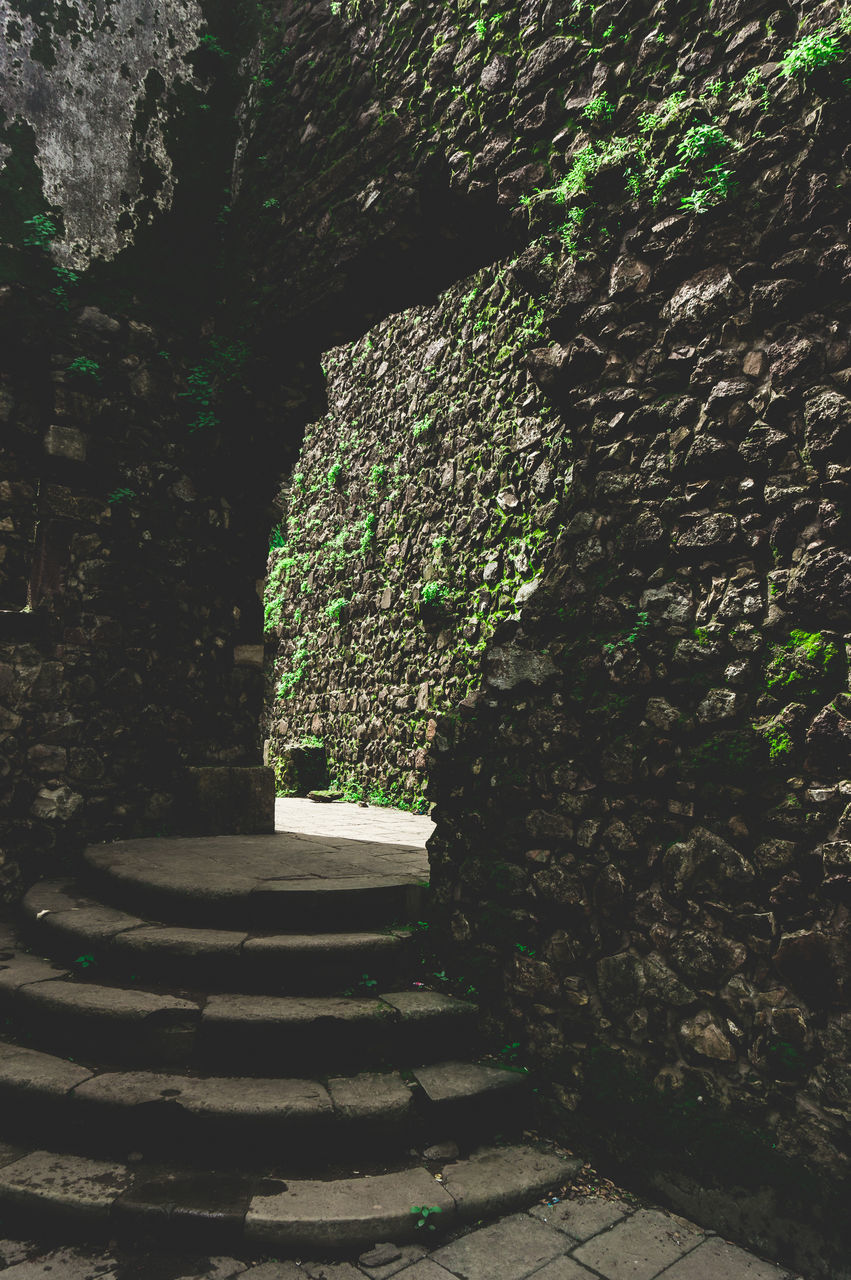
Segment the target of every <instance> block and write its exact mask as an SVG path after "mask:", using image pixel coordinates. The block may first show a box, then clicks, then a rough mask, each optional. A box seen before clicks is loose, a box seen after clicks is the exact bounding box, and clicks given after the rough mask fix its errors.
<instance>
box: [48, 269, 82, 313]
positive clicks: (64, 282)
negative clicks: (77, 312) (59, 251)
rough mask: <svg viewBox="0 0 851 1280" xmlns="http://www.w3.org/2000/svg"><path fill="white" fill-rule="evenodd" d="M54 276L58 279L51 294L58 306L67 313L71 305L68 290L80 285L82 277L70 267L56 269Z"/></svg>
mask: <svg viewBox="0 0 851 1280" xmlns="http://www.w3.org/2000/svg"><path fill="white" fill-rule="evenodd" d="M53 274H54V276H55V277H56V284H55V285H54V286H53V288H52V289H51V290H50V292H51V293H52V294H53V296H54V298H55V299H56V303H57V305H58V306H59V307H61V309H62V310H63V311H67V310H68V309H69V307H70V305H71V304H70V302H69V300H68V290H69V289H71V288H73V287H74V285H75V284H77V283H78V281H79V279H80V277H79V276H78V275H77V272H76V271H72V270H71V269H70V267H54V268H53Z"/></svg>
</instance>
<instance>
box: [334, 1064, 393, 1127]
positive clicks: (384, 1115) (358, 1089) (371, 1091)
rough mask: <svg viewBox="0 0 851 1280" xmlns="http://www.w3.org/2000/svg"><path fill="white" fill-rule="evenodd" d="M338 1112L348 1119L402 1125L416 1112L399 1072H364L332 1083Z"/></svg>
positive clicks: (335, 1108) (340, 1078) (335, 1106)
mask: <svg viewBox="0 0 851 1280" xmlns="http://www.w3.org/2000/svg"><path fill="white" fill-rule="evenodd" d="M328 1092H329V1094H330V1095H331V1101H332V1103H333V1104H334V1110H335V1112H336V1113H337V1114H338V1115H340V1116H342V1117H343V1119H344V1120H367V1119H377V1118H380V1119H381V1120H384V1121H387V1122H392V1123H399V1122H400V1121H404V1120H405V1118H406V1117H407V1116H408V1115H410V1113H411V1112H412V1110H413V1100H412V1098H411V1091H410V1089H409V1088H408V1086H407V1085H406V1084H405V1082H404V1080H403V1079H402V1077H401V1076H400V1075H397V1074H396V1072H388V1073H386V1074H382V1073H381V1072H378V1071H370V1072H362V1073H361V1074H360V1075H357V1076H342V1077H338V1078H336V1079H333V1080H329V1081H328Z"/></svg>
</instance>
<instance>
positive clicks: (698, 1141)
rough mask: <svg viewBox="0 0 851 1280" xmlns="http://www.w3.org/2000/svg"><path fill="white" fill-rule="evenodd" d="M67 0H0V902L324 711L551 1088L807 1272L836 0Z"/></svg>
mask: <svg viewBox="0 0 851 1280" xmlns="http://www.w3.org/2000/svg"><path fill="white" fill-rule="evenodd" d="M36 8H38V13H35V9H36ZM91 8H92V7H91V6H87V5H83V4H82V3H77V2H76V0H75V3H73V4H70V5H43V6H40V7H36V6H32V5H29V4H23V3H13V2H12V0H9V2H8V3H6V4H5V5H4V6H3V7H2V16H0V21H2V23H3V24H4V30H5V33H6V40H7V48H8V51H9V52H8V53H7V55H6V56H10V57H11V60H12V70H13V72H14V75H13V76H12V77H11V78H10V79H9V80H8V83H7V85H6V87H5V89H4V99H3V110H4V113H5V124H4V131H3V134H2V138H0V143H2V146H0V165H2V170H0V183H2V184H3V185H2V192H3V201H2V218H1V219H0V241H2V244H0V255H1V260H2V264H3V282H2V284H0V330H2V347H3V374H2V382H0V423H2V430H3V440H4V451H3V456H2V460H0V502H2V504H3V507H2V511H0V527H2V529H3V533H4V539H6V540H7V542H6V546H5V547H4V558H3V560H2V563H0V574H2V593H3V598H2V610H3V611H2V613H0V744H2V750H3V760H2V762H0V770H2V775H3V778H2V781H3V786H4V792H3V796H2V802H0V803H2V808H0V877H2V885H3V893H4V895H5V896H6V897H7V899H8V900H9V901H14V900H15V899H16V898H17V896H18V895H19V893H20V890H21V888H22V887H25V886H26V885H27V884H29V883H31V882H32V881H33V880H34V879H35V878H36V877H37V876H38V875H39V874H41V873H42V872H43V871H44V870H45V869H49V868H53V867H56V866H57V865H58V866H59V867H66V866H72V865H73V860H74V858H75V857H76V856H77V854H78V852H79V850H80V848H81V847H82V844H83V843H84V842H85V841H86V840H89V841H91V840H103V839H108V838H112V837H114V836H121V835H130V834H139V835H143V834H144V835H155V834H157V833H159V832H171V831H173V830H180V829H185V827H186V824H187V821H188V819H187V818H186V815H185V814H184V813H183V812H182V810H181V802H182V799H183V798H184V795H185V779H186V777H187V771H188V770H190V769H197V768H205V767H223V766H237V767H242V768H259V767H260V766H261V761H262V758H263V756H262V749H263V740H264V738H265V739H267V740H268V748H267V751H268V758H269V759H270V761H271V763H272V765H273V767H274V765H275V762H276V760H277V759H279V756H280V752H281V750H282V748H283V746H284V745H285V744H286V743H288V742H291V741H296V742H298V741H301V740H302V739H303V738H309V739H312V738H319V739H321V740H322V741H323V742H324V743H325V746H326V750H327V752H328V755H329V760H330V764H331V768H332V772H333V773H334V774H335V775H336V780H337V781H338V782H341V783H346V784H348V785H349V787H350V788H351V789H352V790H353V792H355V793H360V792H362V793H365V794H367V795H370V794H372V795H373V796H374V797H377V798H387V797H396V798H398V799H401V800H403V801H404V802H405V803H407V804H410V805H413V806H414V807H419V808H421V807H423V806H424V804H426V803H429V804H432V805H433V806H434V807H433V812H432V816H433V818H434V819H435V821H436V824H437V828H436V833H435V835H434V837H433V838H432V840H431V842H430V854H431V863H432V885H433V890H434V893H433V897H434V908H433V911H432V917H431V920H430V921H429V923H430V925H431V931H430V932H431V933H432V935H433V936H435V937H442V938H443V943H442V946H443V953H442V954H443V962H442V963H443V967H444V972H446V974H447V976H448V978H449V979H453V980H456V981H457V982H458V984H460V985H463V984H467V985H469V984H474V985H475V986H476V987H477V989H478V991H479V996H480V999H481V1000H482V1002H483V1004H484V1006H485V1008H486V1010H487V1015H488V1018H489V1019H490V1020H491V1022H492V1025H493V1027H494V1028H495V1029H496V1030H498V1031H499V1032H500V1033H501V1034H502V1035H503V1036H504V1041H505V1043H506V1045H507V1046H508V1048H509V1049H510V1050H511V1052H512V1053H513V1054H514V1056H515V1059H516V1061H517V1062H522V1063H523V1064H525V1065H528V1066H530V1067H531V1068H533V1069H534V1070H536V1071H537V1072H539V1074H540V1081H541V1099H542V1106H543V1107H544V1109H545V1110H544V1114H545V1115H546V1117H547V1123H548V1124H549V1125H550V1126H551V1127H552V1129H553V1131H555V1132H558V1133H560V1134H561V1135H562V1136H568V1137H570V1138H571V1139H574V1138H575V1139H576V1140H577V1141H578V1140H579V1138H580V1137H581V1138H582V1139H583V1140H584V1141H587V1142H589V1143H591V1144H596V1145H597V1146H598V1147H599V1149H600V1151H601V1152H605V1153H606V1158H607V1159H609V1160H612V1161H615V1162H617V1163H618V1164H619V1165H620V1166H622V1167H623V1168H624V1169H627V1170H629V1171H630V1176H632V1177H633V1178H634V1179H637V1180H638V1181H643V1183H644V1184H645V1185H649V1186H652V1187H653V1188H654V1189H655V1193H656V1194H658V1195H661V1196H664V1197H665V1198H666V1201H667V1203H668V1204H670V1205H673V1206H674V1207H675V1208H678V1209H679V1210H681V1211H682V1212H685V1213H688V1215H689V1216H691V1217H693V1218H695V1219H696V1220H698V1221H700V1222H701V1223H702V1224H703V1225H707V1224H708V1225H709V1226H711V1227H713V1228H714V1229H716V1230H718V1231H721V1232H722V1233H724V1234H727V1235H730V1236H735V1237H737V1238H739V1239H742V1240H750V1242H751V1243H752V1244H754V1245H757V1246H759V1247H760V1248H763V1249H764V1251H766V1252H771V1253H773V1254H774V1255H775V1256H778V1257H782V1258H783V1259H784V1260H785V1261H787V1262H788V1263H789V1265H794V1266H797V1267H799V1268H800V1270H802V1271H805V1272H806V1273H807V1274H808V1275H813V1276H816V1275H817V1276H824V1277H827V1276H836V1275H837V1274H839V1271H838V1265H839V1264H838V1263H837V1261H836V1259H837V1258H844V1257H845V1256H846V1253H847V1246H845V1245H843V1243H842V1241H841V1240H840V1233H841V1222H842V1219H843V1216H844V1214H843V1212H842V1207H843V1205H844V1201H845V1198H846V1196H847V1176H848V1153H849V1148H848V1139H849V1135H848V1105H849V1068H848V1059H849V1036H851V1014H849V1010H848V988H849V958H848V957H849V937H848V930H849V925H848V906H849V883H851V871H849V868H851V808H849V806H851V768H849V757H848V744H849V740H851V728H849V724H851V693H849V687H848V642H849V640H851V617H849V614H850V613H851V557H849V552H848V509H847V504H848V484H849V476H851V472H850V471H849V462H848V446H849V440H851V330H849V302H851V299H850V298H849V282H851V225H849V224H850V223H851V202H849V183H851V172H849V153H848V150H847V146H848V118H849V117H848V112H849V101H851V99H849V97H848V85H847V83H846V81H847V79H848V76H849V62H848V60H849V54H851V17H849V15H848V12H847V10H845V9H843V8H841V7H840V6H839V5H836V4H833V3H825V4H816V3H807V2H805V0H800V2H796V3H774V0H770V2H768V0H766V2H765V3H761V2H760V0H756V2H753V0H751V2H749V3H747V4H745V3H741V2H739V0H712V3H710V4H708V5H706V4H702V5H699V4H693V5H692V4H689V3H686V4H673V3H668V2H667V0H660V2H659V3H656V4H651V3H650V0H646V2H640V0H623V2H622V3H618V2H617V0H606V2H604V3H602V4H598V5H592V4H589V3H568V2H567V0H565V2H564V3H559V2H558V0H519V2H518V3H515V4H507V5H502V6H499V5H497V4H495V3H490V0H483V2H482V3H478V2H477V3H475V4H474V3H467V2H465V0H450V2H449V3H447V4H445V5H440V6H433V5H418V4H414V3H411V2H410V0H408V2H407V3H402V4H399V3H396V2H395V0H393V2H392V3H389V4H384V5H378V4H376V3H372V2H371V0H339V2H338V0H316V2H314V3H309V2H308V0H286V2H285V3H274V4H273V3H263V4H260V5H256V6H255V5H254V4H249V3H244V4H243V3H240V4H233V5H223V4H219V3H213V2H212V0H211V2H210V3H205V4H201V5H199V6H196V5H185V6H182V7H181V6H177V5H171V4H170V5H162V6H160V7H159V8H158V9H157V10H156V12H154V11H153V7H151V11H150V12H149V10H148V8H147V7H145V6H141V7H138V12H137V13H135V14H134V16H133V25H135V26H136V27H138V28H139V32H137V33H135V34H134V35H133V36H132V38H131V34H130V33H129V31H128V29H127V28H126V27H122V25H121V24H122V23H126V22H129V16H128V14H127V13H125V6H111V11H112V12H111V16H110V15H106V14H103V15H101V14H99V15H98V16H97V20H95V19H93V18H92V15H91V12H90V10H91ZM75 15H76V17H75ZM119 19H120V21H119ZM169 24H170V26H171V32H170V34H169ZM111 26H114V27H115V30H114V31H111V30H109V28H110V27H111ZM140 32H141V33H142V34H139V33H140ZM81 42H82V43H81ZM86 42H88V44H89V46H90V48H89V54H90V56H89V57H88V58H85V57H84V56H83V54H82V53H81V51H80V50H81V48H82V47H83V45H85V43H86ZM16 50H18V51H19V52H15V51H16ZM16 59H17V61H18V62H19V63H20V65H15V60H16ZM68 77H71V78H72V80H73V79H74V78H75V77H79V84H78V85H77V88H79V89H80V91H81V92H80V93H79V94H75V95H73V96H74V97H75V99H78V100H79V102H80V103H81V104H83V105H81V106H80V107H79V112H80V114H79V116H73V115H72V118H70V119H69V120H67V121H66V123H65V124H64V125H63V129H62V131H60V130H59V123H58V120H57V119H56V112H58V111H59V110H60V107H61V106H62V104H64V103H66V102H67V101H70V99H69V98H68V95H67V92H66V89H65V88H63V87H62V85H63V84H64V79H67V78H68ZM99 77H100V78H101V80H103V78H104V77H106V78H107V79H109V77H113V78H115V79H116V82H117V81H118V80H121V81H122V82H123V85H119V86H118V88H117V89H116V88H113V89H111V90H110V94H109V95H107V96H106V97H104V96H103V93H102V95H101V100H103V101H104V102H106V103H108V109H106V108H105V109H104V110H103V112H102V113H101V114H100V115H99V116H97V115H95V116H93V115H92V111H91V107H90V105H86V104H88V103H89V98H90V97H91V96H92V95H94V97H95V98H97V94H98V92H99V89H98V84H99V83H100V81H99ZM45 85H48V86H50V91H49V92H47V91H46V90H43V87H44V86H45ZM40 86H41V88H40ZM87 113H88V114H87ZM101 131H103V132H101ZM106 131H110V136H112V137H114V138H116V139H117V140H120V145H117V144H116V146H115V147H113V148H112V149H109V148H106V151H108V152H109V154H110V155H112V156H113V162H114V165H115V168H114V170H112V169H111V170H110V171H109V173H108V175H106V176H105V177H104V179H103V181H102V183H101V185H100V186H98V185H97V184H96V183H95V182H91V184H90V185H89V187H88V188H85V184H82V185H80V184H76V185H75V184H72V185H69V186H68V195H67V197H66V196H65V195H64V194H63V191H64V186H65V185H66V183H65V178H64V177H63V173H64V170H63V168H62V164H61V163H60V159H62V163H64V162H65V160H64V155H65V153H64V151H63V148H66V149H67V148H69V147H72V145H73V147H76V148H77V149H78V152H77V153H78V155H79V165H78V171H79V172H80V173H83V172H84V170H85V165H86V164H90V165H92V166H95V165H96V164H97V163H99V159H98V158H99V157H102V156H103V155H104V153H105V147H104V134H105V133H106ZM89 136H91V138H92V141H90V142H87V141H86V139H87V138H88V137H89ZM63 139H64V141H63ZM66 201H67V203H65V202H66ZM95 206H97V207H96V208H95ZM87 264H89V265H87ZM270 531H274V533H273V536H272V542H273V547H272V552H271V556H270V559H269V562H268V565H267V562H266V556H267V549H268V543H269V537H270ZM264 576H265V577H267V579H268V580H267V583H266V597H265V606H266V650H265V672H264V669H263V660H264V655H263V650H262V647H261V646H262V645H263V643H264V640H263V619H262V613H263V605H262V601H261V598H260V593H262V589H263V579H264ZM264 699H265V710H264ZM261 720H262V726H261ZM695 1256H697V1255H696V1254H695ZM581 1262H582V1258H581V1257H580V1256H579V1254H577V1264H579V1263H581ZM593 1265H595V1266H596V1264H593ZM676 1265H678V1266H682V1267H685V1262H682V1263H679V1262H678V1263H677V1264H676ZM672 1274H676V1272H675V1271H672ZM682 1274H683V1275H687V1274H689V1272H688V1270H687V1269H686V1270H683V1272H682Z"/></svg>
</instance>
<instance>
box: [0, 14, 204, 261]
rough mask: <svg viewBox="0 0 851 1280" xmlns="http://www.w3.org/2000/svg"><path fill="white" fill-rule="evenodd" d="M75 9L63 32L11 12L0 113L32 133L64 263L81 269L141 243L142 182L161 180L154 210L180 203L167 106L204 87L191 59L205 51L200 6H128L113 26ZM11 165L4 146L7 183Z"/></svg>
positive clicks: (0, 153) (113, 17)
mask: <svg viewBox="0 0 851 1280" xmlns="http://www.w3.org/2000/svg"><path fill="white" fill-rule="evenodd" d="M67 9H68V11H69V16H68V20H67V23H66V27H65V29H64V30H63V29H62V27H61V25H60V23H58V22H57V23H55V24H54V25H52V24H51V22H50V21H49V20H47V19H46V18H45V17H44V16H33V15H32V13H31V11H30V10H29V9H28V7H27V6H26V5H18V4H14V3H10V4H7V5H6V6H5V18H6V22H7V38H6V39H5V40H3V41H2V42H0V107H2V109H3V111H4V112H5V114H6V118H7V119H8V120H13V119H17V120H18V121H19V122H21V123H25V124H26V125H28V126H29V127H30V128H31V129H32V132H33V136H34V140H35V148H36V160H37V163H38V166H39V168H40V170H41V174H42V178H43V182H44V193H45V196H46V197H47V200H48V202H49V203H50V204H51V205H55V206H57V207H58V208H59V209H60V210H61V211H62V217H63V220H64V224H65V235H64V237H63V239H62V240H61V242H58V243H57V245H56V249H55V253H56V259H57V261H58V262H61V263H62V264H64V265H65V266H67V267H73V268H75V269H77V270H79V269H80V268H81V267H84V266H86V265H88V262H89V261H90V260H91V258H93V257H104V258H112V257H114V256H115V254H116V253H118V252H119V250H120V249H122V248H124V247H125V246H126V245H128V244H130V243H131V242H132V239H133V233H134V231H135V223H136V218H135V217H134V215H133V214H132V213H131V214H130V218H129V221H130V226H129V227H128V226H126V225H124V224H123V223H122V217H121V215H122V214H124V219H125V220H126V219H127V213H126V211H127V209H128V207H129V209H130V210H133V209H134V206H135V205H136V204H137V202H138V203H140V204H141V201H142V198H143V191H142V178H143V171H144V172H145V173H146V175H147V178H148V181H150V177H151V175H152V174H153V173H156V175H157V177H156V185H155V188H154V190H153V192H149V193H147V194H148V195H149V196H150V195H152V196H153V201H154V204H155V205H156V206H157V207H158V208H160V209H165V208H168V207H169V205H170V203H171V200H172V195H173V190H174V183H175V179H176V174H175V173H174V171H173V164H172V159H171V156H170V155H169V151H168V147H167V143H166V130H167V128H168V124H169V118H168V115H169V107H168V105H167V96H168V94H169V93H171V92H172V91H173V90H174V89H175V88H176V87H177V86H178V85H179V84H181V83H183V84H197V81H196V78H195V76H194V74H193V72H192V69H191V66H190V64H189V63H188V62H187V61H186V55H187V54H188V53H190V52H191V51H192V50H193V49H195V48H197V46H198V40H199V36H200V32H201V27H202V23H203V14H202V12H201V8H200V6H199V5H198V4H197V3H195V0H165V3H159V4H156V5H154V4H153V3H150V2H149V0H146V3H143V4H142V5H140V4H139V3H137V0H117V2H116V3H114V4H113V5H111V7H110V14H109V21H103V22H102V21H100V20H99V18H98V15H97V14H96V12H95V11H94V9H92V8H91V7H90V6H87V5H83V4H77V3H74V4H71V5H68V6H67ZM9 25H11V27H12V28H13V29H14V30H15V32H17V33H18V34H17V38H15V39H11V38H9V37H8V30H9ZM140 119H143V120H144V121H145V123H144V125H143V126H142V129H141V130H140V128H139V121H140ZM4 153H5V155H4ZM8 154H9V148H8V147H0V172H2V161H3V159H6V158H8ZM137 216H138V215H137Z"/></svg>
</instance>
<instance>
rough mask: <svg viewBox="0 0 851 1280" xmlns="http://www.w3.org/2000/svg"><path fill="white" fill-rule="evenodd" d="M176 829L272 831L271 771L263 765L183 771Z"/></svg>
mask: <svg viewBox="0 0 851 1280" xmlns="http://www.w3.org/2000/svg"><path fill="white" fill-rule="evenodd" d="M184 784H185V785H184V792H183V796H182V797H181V804H180V817H179V819H178V821H179V825H180V830H181V831H182V832H183V833H184V834H186V835H204V836H206V835H268V834H270V833H272V832H274V830H275V774H274V771H273V770H272V769H268V768H266V767H265V766H263V765H247V766H238V765H201V766H196V767H190V768H188V769H187V770H186V774H185V778H184Z"/></svg>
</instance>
